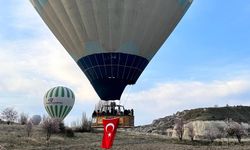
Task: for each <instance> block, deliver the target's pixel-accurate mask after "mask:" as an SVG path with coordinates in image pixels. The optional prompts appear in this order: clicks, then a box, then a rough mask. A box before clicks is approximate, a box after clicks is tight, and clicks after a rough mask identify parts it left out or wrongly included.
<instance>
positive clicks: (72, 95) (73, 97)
mask: <svg viewBox="0 0 250 150" xmlns="http://www.w3.org/2000/svg"><path fill="white" fill-rule="evenodd" d="M70 93H71V98H72V99H75V96H74V93H73V92H72V91H71V90H70Z"/></svg>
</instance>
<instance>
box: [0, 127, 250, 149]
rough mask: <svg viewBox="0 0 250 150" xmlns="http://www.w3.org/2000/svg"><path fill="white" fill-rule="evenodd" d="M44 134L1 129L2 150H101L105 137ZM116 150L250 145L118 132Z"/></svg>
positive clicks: (39, 130)
mask: <svg viewBox="0 0 250 150" xmlns="http://www.w3.org/2000/svg"><path fill="white" fill-rule="evenodd" d="M45 136H46V135H45V133H44V132H43V131H42V129H41V128H40V127H35V128H34V130H33V132H32V136H31V137H27V134H26V131H25V126H21V125H11V126H8V125H0V150H100V149H101V148H100V144H101V140H102V133H101V132H95V133H75V137H73V138H68V137H65V136H64V135H60V134H57V135H52V137H51V140H50V142H49V143H46V140H45ZM112 149H113V150H250V144H249V143H243V144H242V145H239V144H235V143H230V145H229V146H228V145H227V144H226V143H222V144H218V143H217V144H213V145H211V144H209V145H202V144H199V143H198V144H197V143H196V144H194V145H192V144H191V142H186V143H185V142H182V143H179V141H177V140H173V139H168V138H166V137H163V136H155V135H144V134H136V133H130V132H123V131H119V132H117V136H116V139H115V141H114V145H113V148H112Z"/></svg>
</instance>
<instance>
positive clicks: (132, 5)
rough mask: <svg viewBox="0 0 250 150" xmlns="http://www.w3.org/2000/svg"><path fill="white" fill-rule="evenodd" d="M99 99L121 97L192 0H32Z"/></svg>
mask: <svg viewBox="0 0 250 150" xmlns="http://www.w3.org/2000/svg"><path fill="white" fill-rule="evenodd" d="M30 1H31V2H32V4H33V5H34V7H35V8H36V10H37V12H38V13H39V14H40V16H41V17H42V18H43V20H44V22H45V23H46V24H47V25H48V27H49V28H50V30H51V31H52V32H53V33H54V35H55V36H56V37H57V39H58V40H59V41H60V42H61V43H62V45H63V46H64V47H65V49H66V50H67V51H68V53H69V54H70V55H71V56H72V58H73V59H74V60H75V62H76V63H77V64H78V65H79V67H80V68H81V70H82V71H83V72H84V73H85V75H86V76H87V78H88V79H89V81H90V82H91V84H92V86H93V87H94V89H95V91H96V92H97V94H98V95H99V97H100V98H101V99H102V100H116V99H120V97H121V94H122V92H123V90H124V89H125V87H126V86H127V85H130V84H135V83H136V81H137V79H138V78H139V76H140V75H141V73H142V72H143V70H144V69H145V67H146V66H147V65H148V63H149V61H150V60H151V59H152V58H153V56H154V55H155V54H156V52H157V51H158V49H159V48H160V47H161V45H162V44H163V43H164V41H165V40H166V39H167V37H168V36H169V35H170V34H171V32H172V31H173V30H174V28H175V26H176V25H177V24H178V22H179V21H180V19H181V18H182V16H183V15H184V14H185V12H186V11H187V9H188V8H189V6H190V5H191V3H192V0H30Z"/></svg>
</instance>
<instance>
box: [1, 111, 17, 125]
mask: <svg viewBox="0 0 250 150" xmlns="http://www.w3.org/2000/svg"><path fill="white" fill-rule="evenodd" d="M1 117H2V119H4V120H5V121H7V123H8V124H11V123H13V122H15V121H16V120H17V118H18V112H17V111H16V110H14V108H5V109H4V110H3V111H2V113H1Z"/></svg>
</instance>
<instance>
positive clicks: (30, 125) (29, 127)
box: [26, 121, 33, 137]
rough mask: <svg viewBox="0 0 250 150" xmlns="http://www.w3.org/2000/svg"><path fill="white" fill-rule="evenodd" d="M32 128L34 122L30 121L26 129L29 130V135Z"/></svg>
mask: <svg viewBox="0 0 250 150" xmlns="http://www.w3.org/2000/svg"><path fill="white" fill-rule="evenodd" d="M32 128H33V124H32V122H31V121H28V122H27V124H26V131H27V135H28V137H30V135H31V132H32Z"/></svg>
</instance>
